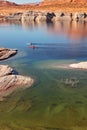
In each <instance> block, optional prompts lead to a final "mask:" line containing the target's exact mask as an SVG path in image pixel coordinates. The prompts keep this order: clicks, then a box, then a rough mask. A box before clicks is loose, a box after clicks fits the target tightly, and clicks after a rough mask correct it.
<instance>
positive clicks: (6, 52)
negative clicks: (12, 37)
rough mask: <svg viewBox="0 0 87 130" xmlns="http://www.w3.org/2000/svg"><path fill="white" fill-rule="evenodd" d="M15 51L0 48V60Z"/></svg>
mask: <svg viewBox="0 0 87 130" xmlns="http://www.w3.org/2000/svg"><path fill="white" fill-rule="evenodd" d="M16 53H17V50H14V49H7V48H0V60H4V59H7V58H9V57H11V56H13V55H15V54H16Z"/></svg>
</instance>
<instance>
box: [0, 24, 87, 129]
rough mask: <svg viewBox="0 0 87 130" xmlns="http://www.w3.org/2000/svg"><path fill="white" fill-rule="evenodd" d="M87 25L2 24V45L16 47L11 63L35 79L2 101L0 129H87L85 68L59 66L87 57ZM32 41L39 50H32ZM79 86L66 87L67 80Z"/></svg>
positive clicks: (0, 27)
mask: <svg viewBox="0 0 87 130" xmlns="http://www.w3.org/2000/svg"><path fill="white" fill-rule="evenodd" d="M86 36H87V23H81V22H80V23H76V22H73V23H70V22H58V23H56V24H52V23H51V24H48V25H47V24H45V23H43V24H41V23H39V24H37V23H23V24H22V25H21V24H20V23H1V24H0V46H3V47H8V48H17V49H18V54H17V55H16V56H14V57H12V58H10V59H8V60H6V61H2V62H1V64H9V65H10V66H12V67H14V68H15V69H16V70H17V71H18V73H19V74H22V75H29V76H32V77H33V78H35V80H36V82H35V84H34V85H33V86H32V87H31V88H29V89H27V90H18V91H15V92H14V93H12V94H11V95H10V96H8V97H7V98H6V99H5V101H3V102H1V103H0V115H1V116H0V127H1V128H3V129H6V130H12V129H14V130H19V129H21V130H28V129H30V130H31V129H33V130H63V129H70V130H71V129H72V130H73V129H75V130H81V129H82V130H84V129H87V116H86V115H87V111H86V110H87V82H86V81H87V71H81V70H66V69H60V68H59V67H57V66H61V65H62V64H69V63H73V62H79V61H86V60H87V37H86ZM29 42H32V43H34V45H35V46H37V47H38V48H35V49H31V48H29V46H28V45H27V43H29ZM67 79H68V80H69V81H73V80H74V81H75V80H78V83H77V84H74V86H73V85H72V84H69V85H67V84H66V80H67Z"/></svg>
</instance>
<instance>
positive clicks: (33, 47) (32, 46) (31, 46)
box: [29, 45, 37, 49]
mask: <svg viewBox="0 0 87 130" xmlns="http://www.w3.org/2000/svg"><path fill="white" fill-rule="evenodd" d="M29 48H32V49H35V48H37V46H34V45H30V46H29Z"/></svg>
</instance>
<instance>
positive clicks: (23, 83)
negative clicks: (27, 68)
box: [0, 48, 34, 101]
mask: <svg viewBox="0 0 87 130" xmlns="http://www.w3.org/2000/svg"><path fill="white" fill-rule="evenodd" d="M16 53H17V50H13V49H11V50H10V49H6V48H0V60H4V59H7V58H9V57H11V56H13V55H15V54H16ZM33 83H34V80H33V79H32V78H31V77H27V76H22V75H16V74H15V73H14V69H13V68H11V67H9V66H8V65H0V101H2V100H3V99H4V98H5V97H6V96H7V95H9V94H10V93H12V92H13V91H14V90H15V89H17V88H25V87H30V86H31V85H32V84H33Z"/></svg>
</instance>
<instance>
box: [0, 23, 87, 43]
mask: <svg viewBox="0 0 87 130" xmlns="http://www.w3.org/2000/svg"><path fill="white" fill-rule="evenodd" d="M3 25H4V26H5V25H6V26H10V25H17V26H22V27H23V28H24V29H26V30H33V29H35V28H39V27H44V29H45V30H46V31H47V32H48V33H52V35H63V36H64V35H65V36H66V37H68V38H69V39H70V41H71V42H72V43H81V42H85V41H86V42H87V22H85V21H79V22H77V21H71V22H70V21H57V22H56V23H46V22H33V21H29V22H28V21H25V22H20V21H15V22H13V21H10V22H3V23H2V22H0V26H3Z"/></svg>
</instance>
